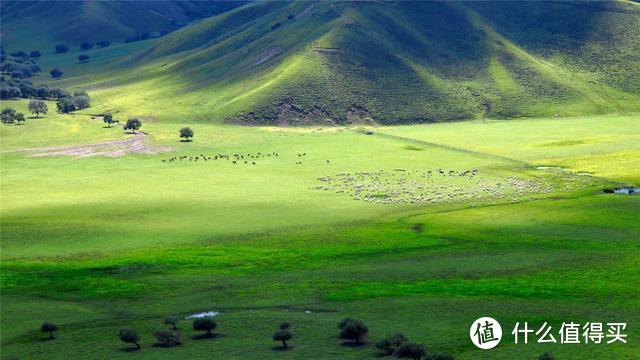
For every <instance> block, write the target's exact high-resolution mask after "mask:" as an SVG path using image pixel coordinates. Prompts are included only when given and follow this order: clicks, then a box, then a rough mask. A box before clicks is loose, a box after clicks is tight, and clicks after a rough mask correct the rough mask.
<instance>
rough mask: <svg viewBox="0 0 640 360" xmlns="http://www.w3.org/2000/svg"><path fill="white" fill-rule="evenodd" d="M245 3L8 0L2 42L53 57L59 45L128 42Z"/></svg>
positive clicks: (3, 15) (10, 47) (9, 47)
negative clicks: (86, 42) (88, 42)
mask: <svg viewBox="0 0 640 360" xmlns="http://www.w3.org/2000/svg"><path fill="white" fill-rule="evenodd" d="M239 5H242V3H241V2H202V1H200V2H199V1H145V2H144V3H141V2H136V1H121V2H109V1H95V0H83V1H56V2H55V3H52V2H49V1H3V2H2V32H3V35H2V42H3V47H4V48H5V49H6V50H8V51H9V52H11V51H16V50H26V51H30V50H35V49H39V50H40V51H41V52H42V53H43V54H47V53H53V51H54V44H60V43H62V44H68V45H69V46H70V47H71V48H79V47H80V43H81V42H82V41H92V42H95V41H100V40H109V41H111V42H112V43H116V42H117V43H119V42H123V41H124V40H125V39H126V38H128V37H130V36H132V35H139V34H141V33H144V32H146V33H151V34H155V35H157V34H158V33H159V32H161V31H163V30H165V31H171V30H174V29H176V24H186V23H188V22H190V21H193V19H194V18H195V17H196V16H198V17H202V16H205V15H207V16H212V15H214V14H218V13H221V12H224V11H226V10H228V9H231V8H233V7H236V6H239Z"/></svg>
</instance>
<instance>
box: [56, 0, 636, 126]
mask: <svg viewBox="0 0 640 360" xmlns="http://www.w3.org/2000/svg"><path fill="white" fill-rule="evenodd" d="M105 71H106V72H105V73H104V74H102V75H100V76H94V77H86V76H84V77H82V78H78V79H68V80H67V81H68V83H69V84H75V85H82V86H84V87H86V88H88V89H90V90H92V91H93V92H95V93H96V94H97V96H99V97H100V98H101V99H104V101H106V102H107V103H108V104H109V106H112V107H122V108H126V109H127V111H130V112H136V111H142V110H144V111H149V110H150V109H155V110H157V109H161V108H166V107H171V108H173V109H174V110H175V109H179V110H181V111H184V112H189V113H195V114H200V118H201V119H205V120H213V121H226V122H232V123H251V124H280V125H289V124H309V123H338V124H345V123H360V122H376V123H382V124H394V123H410V122H429V121H446V120H455V119H465V118H473V117H481V116H485V115H487V116H490V117H495V118H511V117H520V116H552V115H554V114H559V115H561V116H568V115H580V114H600V113H613V112H619V113H625V112H638V111H640V6H639V5H638V4H637V3H633V2H627V1H621V2H462V3H456V2H406V1H398V2H395V1H378V2H257V3H250V4H247V5H244V6H241V7H238V8H235V9H233V10H230V11H227V12H225V13H222V14H220V15H218V16H214V17H210V18H207V19H204V20H202V21H199V22H197V23H195V24H193V25H190V26H187V27H185V28H182V29H180V30H178V31H175V32H173V33H171V34H169V35H167V36H165V37H163V38H161V39H158V40H157V41H155V42H154V43H153V44H152V45H150V46H149V47H148V48H146V49H144V50H142V51H139V52H137V53H135V54H133V55H131V56H128V57H127V58H125V59H121V60H120V61H119V62H117V63H113V64H111V65H109V66H108V68H106V69H105Z"/></svg>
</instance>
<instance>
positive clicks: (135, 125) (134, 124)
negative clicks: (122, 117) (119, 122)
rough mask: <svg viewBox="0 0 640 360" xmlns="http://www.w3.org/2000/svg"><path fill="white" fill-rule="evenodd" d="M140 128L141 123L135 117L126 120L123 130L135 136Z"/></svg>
mask: <svg viewBox="0 0 640 360" xmlns="http://www.w3.org/2000/svg"><path fill="white" fill-rule="evenodd" d="M141 126H142V121H140V119H138V118H137V117H133V118H129V120H127V123H126V124H125V125H124V129H125V130H131V131H133V133H134V134H135V133H136V130H138V129H140V127H141Z"/></svg>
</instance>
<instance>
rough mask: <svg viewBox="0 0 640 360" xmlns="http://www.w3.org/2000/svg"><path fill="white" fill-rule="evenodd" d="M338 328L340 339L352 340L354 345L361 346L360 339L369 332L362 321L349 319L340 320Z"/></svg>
mask: <svg viewBox="0 0 640 360" xmlns="http://www.w3.org/2000/svg"><path fill="white" fill-rule="evenodd" d="M338 327H339V328H340V338H342V339H346V340H353V341H355V343H356V344H361V342H362V338H363V337H365V336H366V335H367V333H368V332H369V329H368V328H367V327H366V326H365V325H364V323H363V322H362V321H360V320H356V319H350V318H346V319H344V320H342V321H341V322H340V324H339V325H338Z"/></svg>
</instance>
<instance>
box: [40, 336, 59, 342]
mask: <svg viewBox="0 0 640 360" xmlns="http://www.w3.org/2000/svg"><path fill="white" fill-rule="evenodd" d="M55 339H57V338H55V337H52V338H50V337H48V336H47V337H46V338H39V339H38V341H40V342H49V341H53V340H55Z"/></svg>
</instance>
